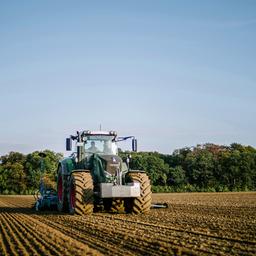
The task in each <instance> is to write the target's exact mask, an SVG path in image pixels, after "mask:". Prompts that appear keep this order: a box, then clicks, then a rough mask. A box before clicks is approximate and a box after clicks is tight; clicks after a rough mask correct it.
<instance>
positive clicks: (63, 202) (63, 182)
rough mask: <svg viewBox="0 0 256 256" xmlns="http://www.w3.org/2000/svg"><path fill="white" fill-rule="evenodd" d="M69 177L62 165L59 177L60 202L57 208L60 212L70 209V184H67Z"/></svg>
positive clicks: (58, 192) (58, 191)
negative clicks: (62, 169)
mask: <svg viewBox="0 0 256 256" xmlns="http://www.w3.org/2000/svg"><path fill="white" fill-rule="evenodd" d="M67 183H68V182H67V177H66V176H65V175H63V174H62V172H61V167H59V169H58V178H57V194H58V203H57V208H58V211H59V212H67V211H68V198H67V195H68V186H67Z"/></svg>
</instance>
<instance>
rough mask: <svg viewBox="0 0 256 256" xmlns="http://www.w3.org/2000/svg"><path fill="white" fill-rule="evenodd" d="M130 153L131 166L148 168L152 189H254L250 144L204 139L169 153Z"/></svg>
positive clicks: (254, 156) (255, 153) (255, 164)
mask: <svg viewBox="0 0 256 256" xmlns="http://www.w3.org/2000/svg"><path fill="white" fill-rule="evenodd" d="M123 157H124V158H125V156H123ZM131 157H132V161H131V164H130V167H131V168H132V169H142V170H146V171H147V173H148V175H149V176H150V178H151V183H152V185H153V186H152V187H153V191H154V192H196V191H198V192H199V191H206V192H207V191H209V192H210V191H212V192H225V191H249V190H256V149H255V148H253V147H251V146H243V145H241V144H238V143H233V144H231V145H230V146H223V145H215V144H210V143H207V144H203V145H197V146H196V147H191V148H188V147H185V148H182V149H178V150H175V151H174V152H173V154H171V155H166V154H160V153H158V152H140V153H132V154H131Z"/></svg>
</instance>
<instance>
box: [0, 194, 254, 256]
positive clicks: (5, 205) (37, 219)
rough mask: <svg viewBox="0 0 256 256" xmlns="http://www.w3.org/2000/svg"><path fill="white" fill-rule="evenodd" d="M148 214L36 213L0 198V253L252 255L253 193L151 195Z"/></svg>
mask: <svg viewBox="0 0 256 256" xmlns="http://www.w3.org/2000/svg"><path fill="white" fill-rule="evenodd" d="M153 201H154V202H167V203H168V204H169V208H168V209H152V210H151V211H150V213H149V214H147V215H128V214H110V213H95V214H92V215H90V216H83V217H79V216H70V215H68V214H59V213H57V212H40V213H37V212H35V211H34V210H33V209H32V208H31V207H32V205H33V204H34V199H33V197H31V196H0V255H256V193H187V194H185V193H184V194H154V195H153Z"/></svg>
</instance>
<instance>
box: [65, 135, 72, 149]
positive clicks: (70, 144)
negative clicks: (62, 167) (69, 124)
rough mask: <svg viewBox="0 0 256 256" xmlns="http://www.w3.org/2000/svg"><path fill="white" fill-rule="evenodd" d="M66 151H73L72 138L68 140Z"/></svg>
mask: <svg viewBox="0 0 256 256" xmlns="http://www.w3.org/2000/svg"><path fill="white" fill-rule="evenodd" d="M66 150H67V151H71V150H72V140H71V138H66Z"/></svg>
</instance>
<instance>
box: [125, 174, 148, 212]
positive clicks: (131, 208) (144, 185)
mask: <svg viewBox="0 0 256 256" xmlns="http://www.w3.org/2000/svg"><path fill="white" fill-rule="evenodd" d="M128 175H129V176H128V180H130V181H131V182H138V183H140V197H136V198H127V199H125V201H124V206H125V211H126V212H127V213H134V214H140V213H147V212H149V211H150V207H151V202H152V192H151V185H150V180H149V178H148V176H147V174H146V173H140V172H130V173H129V174H128Z"/></svg>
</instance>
